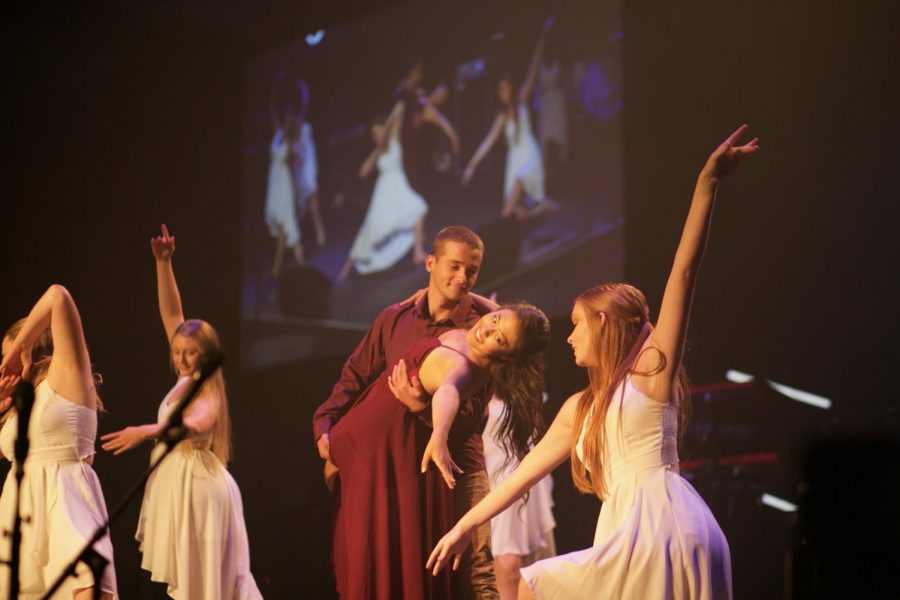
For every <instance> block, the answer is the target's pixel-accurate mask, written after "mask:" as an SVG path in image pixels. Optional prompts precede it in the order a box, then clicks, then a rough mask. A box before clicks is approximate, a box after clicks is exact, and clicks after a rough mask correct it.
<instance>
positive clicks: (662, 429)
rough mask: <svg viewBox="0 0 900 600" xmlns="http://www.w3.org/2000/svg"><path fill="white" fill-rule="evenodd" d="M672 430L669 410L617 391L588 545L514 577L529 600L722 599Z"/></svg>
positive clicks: (719, 562) (710, 535) (712, 527)
mask: <svg viewBox="0 0 900 600" xmlns="http://www.w3.org/2000/svg"><path fill="white" fill-rule="evenodd" d="M623 388H624V394H623V392H622V389H623ZM620 415H621V425H620ZM620 427H621V428H620ZM677 428H678V422H677V410H676V407H675V406H674V405H672V404H662V403H659V402H656V401H655V400H653V399H652V398H648V397H647V396H645V395H644V394H642V393H641V392H640V391H639V390H638V389H637V388H635V387H634V385H633V384H632V382H631V380H630V379H627V380H626V381H625V383H624V384H623V386H622V387H620V388H619V390H618V391H617V392H616V394H615V396H614V397H613V402H612V404H611V405H610V408H609V412H608V414H607V418H606V425H605V431H606V436H607V440H608V444H607V450H608V451H607V457H606V462H605V463H604V476H605V477H606V482H607V487H608V490H609V492H608V493H609V497H608V498H607V499H606V500H605V501H604V502H603V506H602V508H601V510H600V518H599V519H598V520H597V530H596V533H595V535H594V545H593V547H591V548H588V549H586V550H581V551H578V552H572V553H570V554H565V555H562V556H557V557H555V558H550V559H547V560H542V561H539V562H537V563H535V564H533V565H531V566H530V567H526V568H525V569H523V570H522V577H523V578H524V579H525V581H526V582H527V583H528V585H529V586H530V588H531V590H532V593H533V594H534V596H535V598H537V599H538V600H545V599H549V598H553V599H560V600H561V599H563V598H566V599H570V598H584V599H588V598H590V599H592V600H593V599H596V598H629V599H631V598H634V599H640V600H644V599H655V598H685V599H687V598H691V599H703V600H713V599H715V600H719V599H721V598H731V557H730V554H729V550H728V542H727V541H726V540H725V536H724V535H723V534H722V530H721V529H720V528H719V525H718V524H717V523H716V520H715V518H714V517H713V515H712V513H711V512H710V511H709V508H708V507H707V506H706V503H704V502H703V499H702V498H701V497H700V495H699V494H697V492H696V491H695V490H694V488H693V487H692V486H691V484H690V483H688V482H687V481H685V480H684V479H682V477H681V476H680V475H679V474H678V452H677V446H676V436H677ZM584 435H585V430H582V432H581V435H580V436H579V439H578V444H577V446H576V452H578V454H579V456H582V446H583V441H584Z"/></svg>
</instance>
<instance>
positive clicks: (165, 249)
mask: <svg viewBox="0 0 900 600" xmlns="http://www.w3.org/2000/svg"><path fill="white" fill-rule="evenodd" d="M161 233H162V235H158V236H155V237H151V238H150V249H151V250H152V251H153V257H154V258H155V259H156V294H157V298H158V300H159V316H160V318H161V319H162V323H163V327H164V328H165V330H166V340H167V341H168V342H169V343H171V342H172V337H173V336H174V335H175V330H176V329H178V326H179V325H181V324H182V323H184V310H183V309H182V307H181V294H180V293H179V292H178V283H177V282H176V281H175V271H174V270H173V268H172V255H173V254H174V253H175V236H174V235H169V229H168V228H167V227H166V226H165V225H163V226H162V232H161Z"/></svg>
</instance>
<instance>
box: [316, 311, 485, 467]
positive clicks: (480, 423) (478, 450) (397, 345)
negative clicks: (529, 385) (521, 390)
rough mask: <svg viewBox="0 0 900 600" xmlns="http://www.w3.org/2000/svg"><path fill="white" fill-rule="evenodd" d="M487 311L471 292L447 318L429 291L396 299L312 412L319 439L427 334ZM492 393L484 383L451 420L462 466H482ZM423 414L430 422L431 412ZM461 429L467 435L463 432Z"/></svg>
mask: <svg viewBox="0 0 900 600" xmlns="http://www.w3.org/2000/svg"><path fill="white" fill-rule="evenodd" d="M487 312H490V311H489V310H488V309H487V308H486V307H481V306H479V305H478V304H477V303H475V302H473V300H472V297H471V296H470V295H468V294H466V296H465V297H464V298H463V299H462V301H460V303H459V305H458V306H457V307H456V310H454V311H453V313H452V314H451V315H450V318H449V319H444V320H443V321H438V322H435V321H432V319H431V315H430V313H429V311H428V296H427V295H426V296H423V297H422V298H421V299H420V300H419V301H418V302H416V303H415V304H409V303H404V304H394V305H392V306H389V307H387V308H386V309H384V310H383V311H382V312H381V314H379V315H378V317H376V318H375V321H374V322H373V323H372V326H371V327H370V328H369V330H368V331H367V332H366V335H365V336H364V337H363V339H362V341H361V342H360V343H359V345H358V346H357V347H356V350H354V351H353V354H351V355H350V358H348V359H347V362H345V363H344V368H343V369H342V371H341V378H340V379H339V380H338V382H337V383H336V384H335V385H334V388H333V389H332V390H331V396H329V397H328V399H327V400H326V401H325V402H323V403H322V404H321V405H320V406H319V408H317V409H316V412H315V413H314V414H313V435H314V437H315V439H319V437H320V436H321V435H322V434H324V433H328V432H329V431H331V427H332V426H333V425H334V424H335V423H337V422H338V420H339V419H340V418H341V417H342V416H343V415H344V413H346V412H347V411H348V410H350V408H351V407H352V406H353V404H355V402H356V400H357V398H358V397H359V395H360V394H361V393H362V392H363V390H365V389H366V388H367V387H368V386H369V385H370V384H371V383H372V382H373V381H375V380H376V379H377V378H378V376H379V375H381V374H382V373H383V372H384V370H385V369H386V368H387V367H388V366H389V365H392V364H394V363H395V362H397V361H398V360H399V359H400V357H401V356H402V355H403V353H404V352H405V351H406V350H407V349H408V348H410V347H412V345H413V344H415V343H416V342H418V341H419V340H421V339H422V338H424V337H438V336H439V335H441V334H442V333H444V332H446V331H449V330H451V329H458V328H461V327H469V326H470V325H472V324H474V323H475V322H476V321H477V320H478V319H479V318H481V316H482V314H484V313H487ZM490 399H491V389H490V386H485V387H484V388H483V389H482V390H480V391H479V392H477V393H476V394H475V395H474V396H472V397H470V398H469V399H468V401H467V402H462V403H460V408H459V413H458V414H457V417H456V419H454V425H453V429H454V430H456V431H455V432H453V433H451V435H450V437H449V438H448V446H449V448H450V452H451V454H452V455H453V460H454V462H456V464H457V465H459V467H460V468H461V469H462V470H463V471H466V472H468V471H469V469H473V470H478V469H484V447H483V444H482V441H481V433H482V431H484V426H485V424H486V423H487V410H488V402H490ZM398 402H399V400H398ZM423 417H424V418H425V419H426V420H427V421H429V422H430V418H431V416H430V414H429V415H428V416H427V417H425V415H423ZM454 433H457V435H454ZM459 433H465V435H462V436H460V435H458V434H459Z"/></svg>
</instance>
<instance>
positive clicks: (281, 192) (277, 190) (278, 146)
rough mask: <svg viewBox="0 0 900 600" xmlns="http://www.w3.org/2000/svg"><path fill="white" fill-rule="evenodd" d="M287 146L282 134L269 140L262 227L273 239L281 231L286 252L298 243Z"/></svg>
mask: <svg viewBox="0 0 900 600" xmlns="http://www.w3.org/2000/svg"><path fill="white" fill-rule="evenodd" d="M288 150H289V146H288V143H287V140H286V138H285V135H284V130H283V129H279V130H278V131H276V132H275V135H274V136H272V143H271V144H270V146H269V182H268V185H267V186H266V225H268V227H269V233H270V234H271V235H272V237H275V238H277V237H278V233H279V231H284V235H285V240H284V241H285V244H286V245H287V246H288V247H289V248H290V247H291V246H294V245H295V244H297V242H299V241H300V227H299V226H298V225H297V210H296V207H295V206H294V184H293V180H292V178H291V169H290V166H289V165H288Z"/></svg>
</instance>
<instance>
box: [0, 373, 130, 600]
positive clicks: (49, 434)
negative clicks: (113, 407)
mask: <svg viewBox="0 0 900 600" xmlns="http://www.w3.org/2000/svg"><path fill="white" fill-rule="evenodd" d="M18 427H19V419H18V416H17V415H13V416H12V417H10V418H9V419H8V420H7V421H6V423H5V424H4V426H3V430H2V431H0V450H2V451H3V455H4V456H5V457H6V458H8V459H9V460H12V459H13V457H14V456H15V454H14V450H15V441H16V437H17V433H18ZM96 435H97V411H96V410H94V409H92V408H88V407H86V406H80V405H78V404H74V403H72V402H71V401H69V400H67V399H66V398H64V397H62V396H60V395H59V394H57V393H56V391H55V390H54V389H53V388H52V387H51V386H50V382H49V381H47V380H46V379H44V381H42V382H41V383H40V384H39V385H38V386H37V388H36V389H35V400H34V408H33V409H32V413H31V421H30V422H29V424H28V437H29V440H30V442H31V446H30V448H29V451H28V458H26V459H25V478H24V479H23V481H22V492H21V504H20V511H21V514H22V515H24V516H27V517H30V519H31V520H30V522H28V523H23V524H22V553H21V557H22V564H21V569H20V580H19V583H20V587H19V590H20V592H21V594H20V596H19V597H20V598H29V599H30V598H39V597H41V596H43V594H44V592H45V591H46V589H47V588H49V587H50V586H51V585H52V584H53V582H54V581H56V578H57V577H59V575H60V574H61V573H62V572H63V569H65V568H66V566H68V564H69V563H70V562H71V561H72V559H74V558H75V557H76V556H77V555H78V553H79V552H80V551H81V549H82V548H83V547H84V545H85V544H86V543H87V541H88V540H89V539H90V538H91V536H92V535H93V534H94V531H96V529H97V527H98V526H100V525H101V524H102V523H103V522H104V521H106V518H107V513H106V503H105V501H104V499H103V490H102V489H101V488H100V480H99V479H98V478H97V474H96V473H95V472H94V469H92V468H91V466H90V465H89V464H88V463H87V462H86V461H85V459H87V458H89V457H91V456H93V455H94V440H95V438H96ZM14 471H15V469H10V471H9V474H8V475H7V476H6V482H5V483H4V484H3V495H2V496H0V527H2V528H3V529H4V530H6V531H12V526H13V521H14V519H15V494H16V481H15V473H14ZM0 548H2V559H3V560H8V559H9V557H10V552H11V545H10V541H9V538H8V537H3V538H0ZM94 549H95V550H96V551H97V552H98V553H99V554H100V555H101V556H103V557H104V558H106V559H107V560H108V561H109V565H108V566H107V567H106V571H105V572H104V574H103V579H102V580H101V584H100V586H101V589H102V590H103V591H104V592H109V593H111V594H114V595H115V594H116V572H115V566H114V564H113V547H112V542H111V541H110V539H109V534H108V533H107V535H106V537H104V538H102V539H101V540H100V541H99V542H98V543H96V544H94ZM76 574H77V577H76V578H71V577H70V578H69V579H68V580H67V581H66V583H65V584H64V585H63V586H62V587H61V588H60V591H59V592H57V593H56V594H55V595H54V598H71V597H72V595H73V593H74V591H76V590H79V589H83V588H89V587H91V586H92V585H93V582H94V579H93V576H92V575H91V573H90V571H89V570H88V569H87V567H85V566H84V565H83V564H82V565H79V567H78V569H77V570H76ZM9 585H10V580H9V569H8V568H7V567H0V597H4V598H5V597H6V595H7V594H8V591H9Z"/></svg>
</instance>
